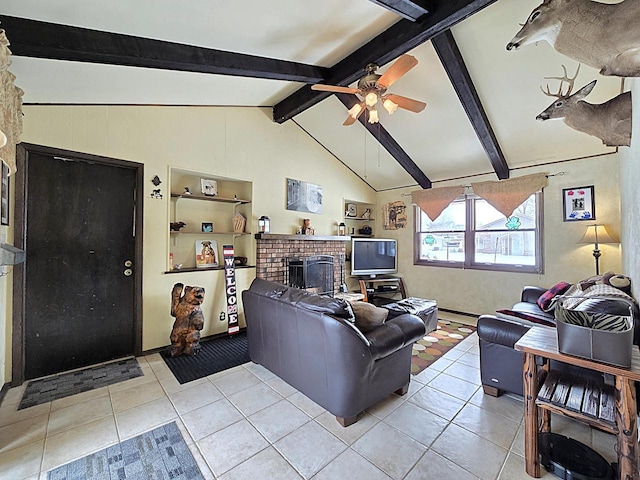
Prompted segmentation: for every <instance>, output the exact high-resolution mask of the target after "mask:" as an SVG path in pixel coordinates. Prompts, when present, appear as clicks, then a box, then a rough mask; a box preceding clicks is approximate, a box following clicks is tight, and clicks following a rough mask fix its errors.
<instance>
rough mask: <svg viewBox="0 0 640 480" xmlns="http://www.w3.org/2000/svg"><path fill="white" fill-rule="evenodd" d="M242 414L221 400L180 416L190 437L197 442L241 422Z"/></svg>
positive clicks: (227, 402)
mask: <svg viewBox="0 0 640 480" xmlns="http://www.w3.org/2000/svg"><path fill="white" fill-rule="evenodd" d="M242 418H243V417H242V414H241V413H240V412H239V411H238V409H237V408H236V407H234V406H233V405H232V404H231V402H229V400H227V399H226V398H223V399H221V400H218V401H217V402H213V403H209V404H208V405H205V406H204V407H200V408H198V409H196V410H193V411H191V412H189V413H187V414H185V415H183V416H182V419H183V420H184V423H185V425H186V426H187V428H188V429H189V432H190V433H191V436H192V437H193V438H194V439H195V440H196V441H197V440H201V439H202V438H204V437H206V436H208V435H211V434H212V433H215V432H217V431H218V430H222V429H223V428H226V427H228V426H229V425H231V424H234V423H236V422H238V421H240V420H242Z"/></svg>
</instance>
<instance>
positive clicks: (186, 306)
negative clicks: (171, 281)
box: [167, 283, 204, 357]
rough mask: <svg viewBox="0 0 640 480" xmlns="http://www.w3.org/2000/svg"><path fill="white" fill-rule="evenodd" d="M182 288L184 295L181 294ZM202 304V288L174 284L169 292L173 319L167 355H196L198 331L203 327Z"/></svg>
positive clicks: (198, 345) (198, 344) (198, 338)
mask: <svg viewBox="0 0 640 480" xmlns="http://www.w3.org/2000/svg"><path fill="white" fill-rule="evenodd" d="M183 288H184V293H183ZM202 302H204V288H203V287H190V286H186V287H185V286H184V285H183V284H182V283H176V284H175V285H174V286H173V289H172V290H171V316H172V317H175V319H176V320H175V322H174V323H173V329H172V330H171V336H170V337H169V339H170V340H171V346H170V347H169V348H168V349H167V353H168V354H169V355H170V356H172V357H177V356H178V355H182V354H185V355H196V354H197V353H198V351H199V350H200V348H201V347H200V330H202V327H204V315H203V314H202V307H200V305H201V304H202Z"/></svg>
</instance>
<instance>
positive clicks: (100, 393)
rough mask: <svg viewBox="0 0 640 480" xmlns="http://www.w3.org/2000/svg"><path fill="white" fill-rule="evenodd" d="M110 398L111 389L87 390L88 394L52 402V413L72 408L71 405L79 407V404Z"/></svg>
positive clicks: (79, 394)
mask: <svg viewBox="0 0 640 480" xmlns="http://www.w3.org/2000/svg"><path fill="white" fill-rule="evenodd" d="M108 396H109V387H101V388H95V389H93V390H87V391H86V392H82V393H78V394H76V395H70V396H68V397H63V398H59V399H57V400H54V401H53V402H51V411H52V412H55V411H56V410H60V409H62V408H67V407H70V406H71V405H77V404H78V403H84V402H89V401H91V400H95V399H97V398H100V397H108Z"/></svg>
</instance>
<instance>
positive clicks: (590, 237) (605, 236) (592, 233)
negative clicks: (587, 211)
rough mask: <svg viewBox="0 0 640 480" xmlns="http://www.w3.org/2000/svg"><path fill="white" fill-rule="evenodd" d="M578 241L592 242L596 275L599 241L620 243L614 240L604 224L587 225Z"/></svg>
mask: <svg viewBox="0 0 640 480" xmlns="http://www.w3.org/2000/svg"><path fill="white" fill-rule="evenodd" d="M578 243H593V256H594V258H595V259H596V275H600V256H601V255H602V254H601V253H600V248H599V247H598V244H600V243H620V242H618V241H617V240H614V239H613V238H612V237H611V235H609V232H608V231H607V228H606V227H605V226H604V225H599V224H593V225H589V226H588V227H587V230H586V231H585V232H584V235H583V236H582V238H581V239H580V240H579V241H578Z"/></svg>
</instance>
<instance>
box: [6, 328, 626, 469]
mask: <svg viewBox="0 0 640 480" xmlns="http://www.w3.org/2000/svg"><path fill="white" fill-rule="evenodd" d="M477 342H478V339H477V335H476V334H473V335H472V336H470V337H468V338H467V339H465V340H464V341H463V342H462V343H460V344H459V345H458V346H456V347H455V348H453V349H452V350H450V351H449V352H448V353H447V354H446V355H445V356H444V357H443V358H442V359H440V360H438V361H437V362H436V363H435V364H434V365H433V366H431V367H429V368H428V369H427V370H425V371H424V372H422V373H420V374H419V375H417V376H415V377H412V381H411V387H410V390H409V393H408V394H407V395H406V396H404V397H398V396H396V395H393V396H390V397H389V398H388V399H387V400H385V401H383V402H382V403H380V404H378V405H376V406H375V407H373V408H371V409H369V410H368V411H366V412H365V413H364V414H363V415H362V417H361V418H360V419H359V420H358V422H357V423H356V424H354V425H353V426H351V427H348V428H346V429H345V428H342V427H340V426H339V425H338V423H337V422H336V420H335V418H334V417H333V416H332V415H331V414H330V413H328V412H327V411H325V410H324V409H323V408H322V407H320V406H318V405H317V404H315V403H314V402H312V401H311V400H309V399H308V398H307V397H305V396H304V395H302V394H301V393H300V392H298V391H296V390H295V389H293V388H292V387H290V386H289V385H287V384H286V383H285V382H283V381H282V380H280V379H279V378H277V377H275V376H274V375H273V374H271V373H270V372H269V371H267V370H266V369H264V368H263V367H260V366H258V365H255V364H252V363H248V364H245V365H242V366H239V367H236V368H234V369H232V370H228V371H225V372H221V373H218V374H215V375H212V376H210V377H207V378H203V379H201V380H197V381H194V382H190V383H188V384H185V385H180V384H178V382H177V381H176V380H175V379H174V377H173V375H172V374H171V372H170V371H169V369H168V368H167V367H166V365H165V363H164V361H163V360H162V359H161V358H160V356H159V355H158V354H155V355H150V356H146V357H141V358H139V359H138V360H139V362H140V365H141V367H142V370H143V372H144V376H143V377H140V378H136V379H133V380H128V381H126V382H123V383H119V384H116V385H112V386H109V387H104V388H101V389H99V390H94V391H91V392H85V393H81V394H78V395H74V396H72V397H67V398H64V399H60V400H56V401H53V402H51V403H48V404H43V405H39V406H35V407H31V408H29V409H25V410H20V411H17V405H18V403H19V401H20V397H21V395H22V392H23V391H24V386H22V387H17V388H13V389H11V390H10V391H9V392H8V394H7V396H6V397H5V399H4V401H3V404H2V406H1V407H0V478H2V479H11V480H20V479H29V480H35V479H45V478H46V471H48V470H50V469H52V468H54V467H56V466H59V465H62V464H64V463H67V462H69V461H71V460H74V459H76V458H80V457H82V456H84V455H87V454H89V453H92V452H95V451H97V450H100V449H103V448H105V447H107V446H109V445H112V444H114V443H116V442H118V441H122V440H125V439H127V438H130V437H133V436H136V435H138V434H140V433H142V432H144V431H147V430H151V429H153V428H155V427H157V426H158V425H162V424H165V423H168V422H170V421H174V420H175V421H176V422H177V424H178V426H179V428H180V429H181V431H182V432H183V435H184V437H185V439H186V441H187V443H188V444H189V446H190V448H191V451H192V452H193V454H194V457H195V459H196V461H197V462H198V464H199V466H200V469H201V471H202V473H203V475H204V477H205V478H206V479H220V480H236V479H256V478H259V479H278V480H280V479H283V480H284V479H300V478H305V479H308V478H313V479H315V480H324V479H331V480H336V479H349V480H358V479H368V480H376V479H389V478H393V479H408V480H417V479H438V480H446V479H454V480H467V479H477V478H480V479H486V480H489V479H500V480H522V479H526V478H530V477H528V476H527V475H526V474H525V472H524V458H523V454H524V440H523V438H524V436H523V433H524V432H523V429H524V426H523V422H522V419H523V418H522V417H523V415H522V412H523V404H522V401H521V400H520V399H519V398H517V397H511V396H506V395H504V396H502V397H500V398H492V397H488V396H486V395H484V394H483V393H482V388H481V387H480V373H479V369H478V365H479V364H478V345H477ZM552 422H553V431H555V432H558V433H562V434H564V435H567V436H570V437H573V438H576V439H578V440H580V441H581V442H583V443H586V444H587V445H591V446H593V448H595V449H596V450H597V451H599V452H600V453H601V454H603V455H604V456H605V457H606V458H607V459H608V460H609V461H614V460H615V453H614V449H613V446H614V444H615V438H614V437H613V436H611V435H607V434H604V433H602V432H599V431H596V430H592V429H590V428H588V427H587V426H585V425H582V424H580V423H578V422H575V421H571V420H568V419H564V418H560V417H554V418H553V420H552ZM544 478H546V479H552V478H557V477H555V476H553V475H551V474H548V473H547V474H546V475H545V476H544Z"/></svg>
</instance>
